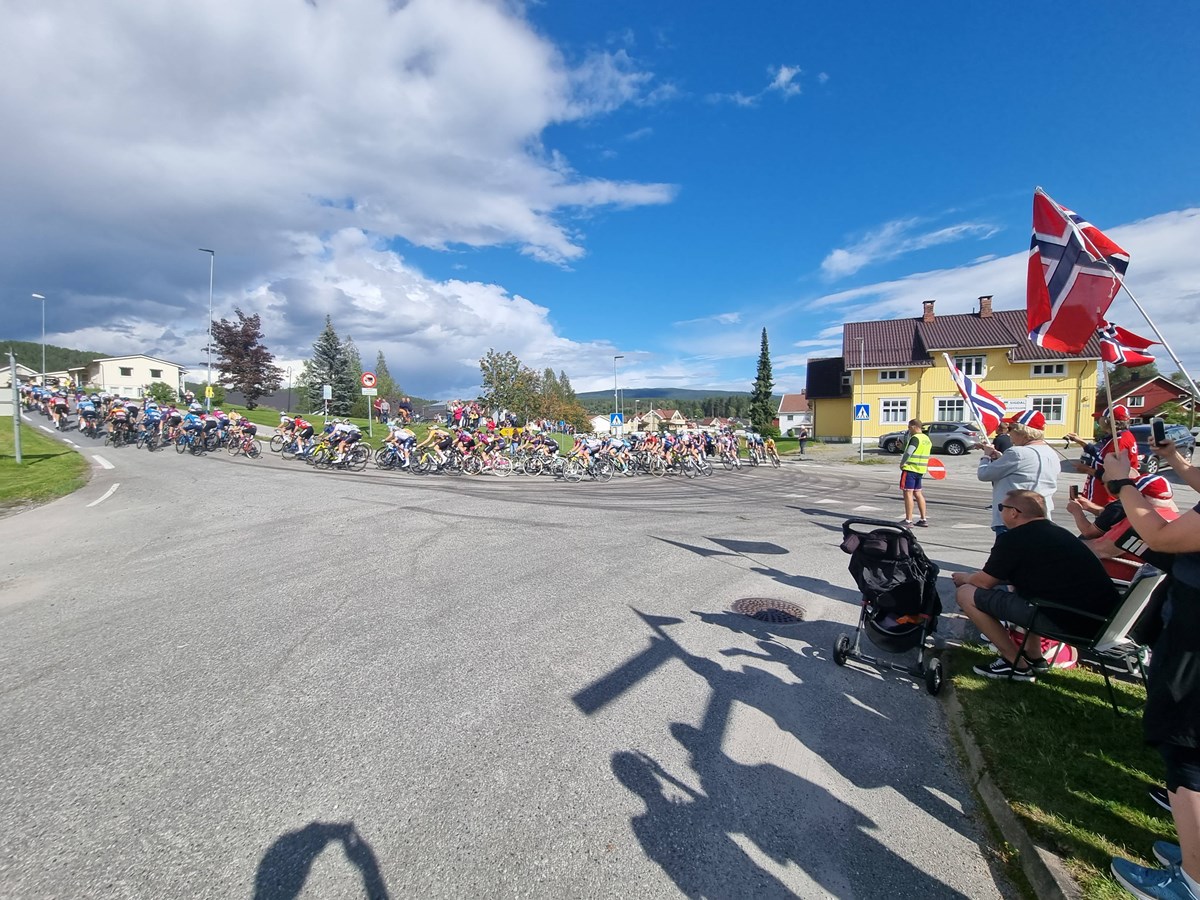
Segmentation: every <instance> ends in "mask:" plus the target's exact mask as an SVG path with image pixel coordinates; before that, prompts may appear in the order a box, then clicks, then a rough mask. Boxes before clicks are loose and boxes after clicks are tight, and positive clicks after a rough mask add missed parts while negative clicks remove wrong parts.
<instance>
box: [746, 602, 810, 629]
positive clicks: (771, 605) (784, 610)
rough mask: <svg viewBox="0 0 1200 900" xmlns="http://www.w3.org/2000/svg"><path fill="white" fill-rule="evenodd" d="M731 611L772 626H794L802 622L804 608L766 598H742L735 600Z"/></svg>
mask: <svg viewBox="0 0 1200 900" xmlns="http://www.w3.org/2000/svg"><path fill="white" fill-rule="evenodd" d="M733 611H734V612H735V613H741V614H742V615H743V616H749V617H750V618H752V619H758V621H760V622H769V623H770V624H772V625H796V624H798V623H800V622H803V621H804V607H802V606H797V605H796V604H795V603H786V602H784V601H783V600H771V599H770V598H768V597H744V598H742V599H741V600H735V601H734V603H733Z"/></svg>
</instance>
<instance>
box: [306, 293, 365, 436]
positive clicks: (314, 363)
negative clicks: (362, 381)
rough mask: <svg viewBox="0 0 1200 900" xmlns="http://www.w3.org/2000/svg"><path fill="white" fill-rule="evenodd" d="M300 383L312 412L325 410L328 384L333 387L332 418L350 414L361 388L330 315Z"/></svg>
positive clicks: (314, 346)
mask: <svg viewBox="0 0 1200 900" xmlns="http://www.w3.org/2000/svg"><path fill="white" fill-rule="evenodd" d="M301 384H302V388H301V389H302V396H304V397H305V398H306V399H307V400H308V408H309V410H310V411H312V412H320V411H321V410H322V409H324V408H325V401H324V400H323V399H322V397H321V388H322V387H323V386H324V385H327V384H328V385H330V386H331V387H332V388H333V399H332V400H331V401H330V402H329V413H330V415H335V416H348V415H350V409H351V407H352V406H353V404H354V395H355V393H356V392H355V388H356V387H357V386H358V385H357V382H355V380H354V375H353V373H352V372H351V371H350V359H349V357H348V356H347V355H346V348H345V345H343V344H342V342H341V340H340V339H339V338H338V336H337V331H335V330H334V327H333V320H332V319H331V318H330V317H329V316H326V317H325V328H324V329H323V330H322V331H321V334H320V335H319V336H318V337H317V340H316V341H315V342H314V343H313V352H312V357H311V358H310V359H309V360H308V361H307V362H305V363H304V372H303V373H302V375H301Z"/></svg>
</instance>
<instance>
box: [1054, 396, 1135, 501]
mask: <svg viewBox="0 0 1200 900" xmlns="http://www.w3.org/2000/svg"><path fill="white" fill-rule="evenodd" d="M1093 418H1095V419H1096V420H1097V421H1096V424H1097V427H1098V428H1099V430H1100V435H1101V437H1103V438H1104V440H1102V441H1101V442H1100V445H1099V446H1098V447H1097V446H1096V445H1095V444H1089V443H1085V442H1084V441H1082V440H1080V438H1079V436H1078V435H1077V434H1075V433H1074V432H1071V433H1068V434H1067V435H1066V439H1067V440H1068V441H1070V442H1071V443H1075V444H1079V445H1080V446H1082V447H1083V455H1082V456H1081V457H1080V458H1079V462H1077V463H1076V464H1075V471H1076V472H1082V473H1083V474H1085V475H1087V479H1086V480H1085V481H1084V483H1083V497H1084V499H1085V500H1086V501H1087V503H1085V504H1083V507H1084V509H1086V510H1088V511H1089V512H1092V513H1098V512H1099V511H1100V510H1102V509H1103V508H1104V507H1105V506H1107V505H1108V504H1109V503H1111V502H1112V501H1113V497H1112V496H1110V495H1109V493H1108V491H1107V490H1105V488H1104V478H1105V476H1104V457H1106V456H1108V454H1110V453H1115V452H1116V451H1117V450H1125V451H1127V452H1128V453H1129V459H1130V464H1131V465H1132V467H1133V470H1134V471H1137V468H1138V449H1137V438H1135V437H1134V436H1133V434H1132V433H1131V432H1130V431H1129V430H1128V428H1129V409H1128V407H1125V406H1122V405H1120V404H1117V405H1115V406H1113V407H1112V415H1111V417H1110V416H1109V411H1108V410H1107V409H1105V410H1104V411H1103V412H1098V413H1096V415H1095V416H1093ZM1110 418H1111V419H1112V420H1114V421H1115V422H1116V423H1117V438H1116V441H1115V442H1114V441H1113V437H1112V433H1111V432H1112V427H1111V423H1110V421H1109V420H1110ZM1088 504H1091V505H1090V506H1089V505H1088Z"/></svg>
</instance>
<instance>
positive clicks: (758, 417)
mask: <svg viewBox="0 0 1200 900" xmlns="http://www.w3.org/2000/svg"><path fill="white" fill-rule="evenodd" d="M774 389H775V381H774V380H773V379H772V377H771V350H770V348H769V347H768V345H767V329H765V328H764V329H763V330H762V348H761V349H760V350H759V352H758V374H757V375H756V376H755V378H754V387H753V388H751V390H750V422H751V423H752V424H753V425H754V428H755V430H757V431H758V432H759V434H763V435H767V434H774V433H777V429H776V428H775V426H774V424H773V423H774V419H775V408H774V403H773V402H772V399H771V394H772V391H774Z"/></svg>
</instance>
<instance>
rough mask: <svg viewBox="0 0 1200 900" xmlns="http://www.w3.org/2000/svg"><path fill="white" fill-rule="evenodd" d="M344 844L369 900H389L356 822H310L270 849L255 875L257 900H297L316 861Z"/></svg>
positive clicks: (369, 850) (259, 863) (278, 841)
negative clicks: (331, 847)
mask: <svg viewBox="0 0 1200 900" xmlns="http://www.w3.org/2000/svg"><path fill="white" fill-rule="evenodd" d="M335 842H337V843H340V844H341V845H342V851H343V852H344V853H345V854H346V859H347V860H349V861H350V863H351V864H352V865H353V866H354V867H355V868H356V869H358V872H359V876H360V877H361V878H362V886H363V892H364V894H365V896H366V897H368V898H369V900H388V891H387V886H386V885H385V884H384V882H383V875H382V874H381V873H380V871H379V861H378V860H377V859H376V858H375V852H374V851H373V850H372V849H371V845H370V844H368V843H367V842H366V841H365V840H363V838H362V836H361V835H359V833H358V829H356V828H355V827H354V823H353V822H309V823H308V824H307V825H305V826H304V827H303V828H301V829H299V830H298V831H289V832H287V833H286V834H283V835H281V836H280V837H279V838H278V839H276V841H275V843H273V844H271V846H270V847H268V848H267V852H266V853H264V854H263V856H262V859H261V860H259V862H258V871H257V872H255V874H254V900H294V898H295V897H298V896H300V891H302V890H303V889H304V882H305V881H307V880H308V875H309V872H310V870H311V869H312V865H313V862H314V861H315V860H316V858H317V857H318V856H320V855H321V852H322V851H323V850H324V849H325V847H326V846H328V845H329V844H331V843H335Z"/></svg>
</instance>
